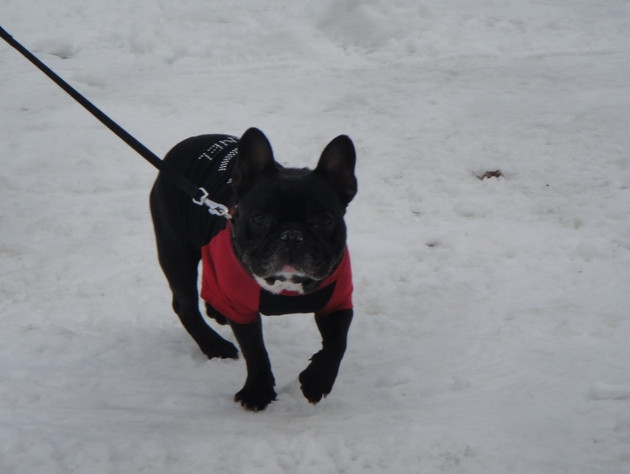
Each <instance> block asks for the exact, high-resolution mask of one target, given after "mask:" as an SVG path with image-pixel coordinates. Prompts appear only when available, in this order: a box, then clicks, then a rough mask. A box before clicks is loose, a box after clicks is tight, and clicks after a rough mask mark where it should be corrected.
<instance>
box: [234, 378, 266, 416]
mask: <svg viewBox="0 0 630 474" xmlns="http://www.w3.org/2000/svg"><path fill="white" fill-rule="evenodd" d="M276 396H277V395H276V392H275V390H274V389H273V386H272V387H248V386H247V385H246V386H245V387H243V388H242V389H241V390H240V391H239V392H237V393H236V395H234V401H235V402H237V403H238V402H240V404H241V406H242V407H243V408H245V409H247V410H251V411H253V412H258V411H262V410H264V409H265V408H267V405H269V404H270V403H271V402H273V401H274V400H275V399H276Z"/></svg>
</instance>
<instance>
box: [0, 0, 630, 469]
mask: <svg viewBox="0 0 630 474" xmlns="http://www.w3.org/2000/svg"><path fill="white" fill-rule="evenodd" d="M0 10H1V11H2V12H3V13H2V26H3V27H4V28H6V29H7V30H8V31H9V32H10V33H12V34H13V35H14V36H15V38H16V39H18V40H19V41H21V42H22V43H23V44H25V45H26V46H27V47H29V48H31V49H32V50H33V51H34V52H35V53H36V54H37V56H38V57H40V58H41V59H42V60H43V61H45V62H46V63H47V64H49V66H50V67H52V68H53V69H54V70H56V71H57V72H58V73H59V74H61V75H62V76H63V77H64V78H66V79H67V80H68V81H70V82H71V83H72V84H73V85H74V86H75V87H77V88H78V89H79V90H80V91H81V92H82V93H83V94H85V95H86V96H87V97H89V98H90V99H91V100H92V101H93V102H94V103H96V104H97V105H98V106H100V107H101V108H102V109H103V110H104V111H105V112H107V113H108V114H109V115H111V116H112V117H113V118H114V119H115V120H117V121H118V122H119V123H120V124H121V125H122V126H124V127H125V128H127V129H128V130H129V131H130V132H131V133H132V134H133V135H134V136H136V137H137V138H138V139H139V140H140V141H142V142H143V143H144V144H145V145H147V146H148V147H149V148H150V149H152V150H153V151H155V152H156V153H158V154H159V155H163V154H164V153H165V152H166V151H167V150H168V149H169V148H170V147H171V146H173V145H174V144H175V143H177V142H178V141H179V140H181V139H183V138H186V137H188V136H192V135H196V134H201V133H211V132H217V133H233V134H241V133H242V132H243V131H244V130H246V129H247V128H248V127H250V126H257V127H260V128H261V129H262V130H264V131H265V132H266V133H267V135H268V136H269V138H270V140H271V142H272V144H273V146H274V150H275V151H276V155H277V157H278V159H280V160H281V161H282V162H284V163H287V164H290V165H294V166H304V165H309V166H313V165H314V164H315V162H316V159H317V157H318V156H319V153H320V152H321V150H322V149H323V147H324V146H325V145H326V143H328V141H329V140H331V139H332V138H333V137H335V136H336V135H339V134H342V133H345V134H348V135H350V136H351V137H352V138H353V139H354V141H355V144H356V147H357V150H358V176H359V195H358V196H357V198H356V200H355V202H353V203H352V204H351V206H350V210H349V215H348V226H349V233H350V247H351V251H352V256H353V266H354V268H353V270H354V274H355V286H356V291H355V304H356V317H355V321H354V322H353V326H352V328H351V331H350V341H349V348H348V352H347V355H346V358H345V359H344V362H343V364H342V368H341V371H340V375H339V378H338V380H337V383H336V385H335V388H334V390H333V392H332V393H331V394H330V396H329V397H328V398H327V399H326V400H323V401H322V402H321V403H320V404H319V405H317V406H311V405H309V404H308V403H307V402H306V400H305V399H304V398H303V397H302V395H301V393H300V390H299V384H298V382H297V380H296V377H297V374H298V373H299V372H300V371H301V370H302V369H303V368H304V367H305V366H306V364H307V359H308V358H309V357H310V355H311V354H312V353H313V352H315V351H316V350H317V348H318V345H319V338H318V334H317V331H316V329H315V325H314V323H313V321H312V320H311V318H310V317H308V316H285V317H274V318H266V319H265V321H264V324H265V337H266V340H267V347H268V350H269V352H270V356H271V360H272V364H273V367H274V372H275V376H276V381H277V384H278V385H277V391H278V394H279V396H278V400H277V401H276V402H274V403H273V404H272V405H271V406H270V407H269V408H268V409H267V410H266V411H264V412H261V413H257V414H253V413H249V412H246V411H244V410H242V409H241V408H240V407H239V406H238V405H237V404H235V403H233V401H232V396H233V394H234V393H235V392H236V391H237V390H238V389H240V388H241V385H242V383H243V381H244V375H245V368H244V363H243V360H242V359H240V360H239V361H236V362H235V361H216V360H212V361H208V360H207V359H204V356H203V355H202V354H201V353H200V352H199V351H198V349H197V348H196V346H195V345H194V343H193V341H192V340H191V339H190V337H189V336H188V335H187V334H186V333H185V331H184V330H183V328H181V327H180V324H179V322H178V321H177V318H176V317H175V315H174V314H173V313H172V311H171V309H170V296H169V292H168V288H167V285H166V282H165V280H164V277H163V276H162V274H161V272H160V270H159V267H158V264H157V259H156V256H155V251H154V246H153V245H154V244H153V235H152V228H151V223H150V219H149V213H148V206H147V195H148V191H149V189H150V186H151V183H152V180H153V179H154V177H155V171H154V170H153V169H152V168H151V167H150V166H149V165H148V164H147V163H145V162H144V161H143V160H142V159H140V158H139V157H138V156H137V155H136V154H135V153H134V152H133V151H132V150H131V149H129V148H127V147H126V146H125V145H124V144H123V143H122V142H120V141H119V140H118V139H117V138H116V137H115V136H114V135H112V134H111V133H110V132H109V131H107V130H106V129H105V128H104V127H103V126H102V125H100V124H99V123H98V122H97V121H96V120H94V119H93V118H92V117H90V116H89V115H88V114H87V113H86V112H85V111H84V110H83V109H81V108H80V107H79V106H78V105H77V104H76V103H74V101H72V100H71V99H70V98H69V97H68V96H66V95H65V94H64V93H63V92H62V91H61V90H59V89H58V88H57V87H56V86H55V85H54V84H53V83H52V82H50V81H49V80H48V79H47V78H46V77H45V76H44V75H43V74H41V73H40V72H39V71H37V70H36V69H35V68H34V67H33V66H32V65H30V64H29V63H28V62H27V61H26V60H24V59H23V58H22V57H21V56H20V55H18V54H17V52H15V51H14V50H13V49H11V48H10V47H9V46H8V45H6V44H4V43H3V44H2V45H0V68H1V70H2V91H1V92H0V97H1V101H0V123H1V125H2V126H1V127H0V154H1V156H2V164H3V166H2V170H1V172H0V318H1V324H0V339H1V340H2V345H1V346H0V472H2V473H11V474H13V473H15V474H18V473H20V474H21V473H31V474H32V473H46V474H50V473H68V472H77V473H90V474H91V473H120V472H125V473H136V472H151V473H170V472H177V473H197V472H202V471H203V472H217V473H218V472H224V473H243V472H247V473H250V472H251V473H263V474H267V473H269V474H272V473H281V472H285V473H296V472H300V473H323V472H326V473H333V472H338V473H363V472H375V473H382V472H388V473H396V474H397V473H401V474H402V473H405V474H406V473H416V472H417V473H440V472H441V473H449V474H450V473H467V474H468V473H473V474H474V473H480V474H492V473H497V474H504V473H508V472H509V473H585V474H586V473H588V474H591V473H607V474H613V473H614V474H621V473H627V472H630V372H629V367H630V346H629V344H628V341H629V340H630V318H629V317H628V314H629V312H628V308H630V291H628V290H629V288H630V155H629V152H628V150H630V128H629V127H628V123H629V122H628V117H629V116H630V89H629V86H628V77H630V49H629V48H628V45H630V28H628V26H629V23H628V19H629V18H630V4H628V2H626V1H624V0H604V1H599V2H593V1H587V0H571V1H569V0H557V1H554V2H547V1H540V0H520V1H517V0H503V1H496V0H474V1H462V0H444V1H442V2H427V1H421V2H418V1H415V0H394V1H391V0H388V1H385V0H364V1H359V0H335V1H333V0H320V1H311V0H294V1H292V2H289V1H282V0H270V1H267V2H262V3H261V2H256V1H254V0H243V1H242V2H238V3H237V4H234V2H231V3H230V2H225V1H222V0H180V1H178V2H166V1H161V0H138V1H135V2H128V1H122V0H107V1H104V0H92V1H90V2H73V1H71V0H58V1H56V2H45V1H41V0H40V1H38V0H24V1H21V2H15V1H12V0H0ZM497 169H500V170H501V172H502V174H503V175H504V176H503V177H500V178H489V179H485V180H479V179H477V178H476V177H475V175H474V174H475V173H476V174H477V175H482V174H483V173H485V172H486V171H494V170H497ZM220 330H221V332H222V334H224V335H225V336H226V337H228V338H230V339H232V337H231V335H230V334H229V332H228V331H225V329H224V328H221V329H220Z"/></svg>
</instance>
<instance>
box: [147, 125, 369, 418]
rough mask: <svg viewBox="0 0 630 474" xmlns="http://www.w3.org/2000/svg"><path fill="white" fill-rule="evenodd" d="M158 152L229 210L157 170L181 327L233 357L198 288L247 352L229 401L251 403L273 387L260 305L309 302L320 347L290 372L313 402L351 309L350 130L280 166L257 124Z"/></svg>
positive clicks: (333, 370) (156, 193)
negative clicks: (310, 159) (216, 211)
mask: <svg viewBox="0 0 630 474" xmlns="http://www.w3.org/2000/svg"><path fill="white" fill-rule="evenodd" d="M164 161H165V162H166V163H168V165H169V166H170V167H171V168H172V169H174V170H176V171H177V172H179V173H180V174H181V175H183V176H185V177H187V178H188V179H190V180H191V181H192V182H194V183H196V184H197V185H199V186H200V187H204V188H205V189H206V190H208V192H209V198H210V199H212V200H215V201H217V202H220V203H223V204H225V205H227V206H228V207H229V209H230V214H231V219H230V220H229V221H228V220H227V219H225V218H223V217H220V216H213V215H210V214H209V213H208V211H207V209H206V208H205V207H204V206H196V205H194V204H193V203H192V202H191V200H190V198H189V197H188V196H187V195H186V194H185V193H184V192H183V191H181V190H180V189H179V188H178V187H177V185H176V184H175V183H174V182H173V181H172V180H171V179H168V177H167V176H164V175H163V173H164V172H160V174H159V175H158V177H157V179H156V181H155V183H154V185H153V188H152V190H151V195H150V207H151V215H152V219H153V226H154V230H155V237H156V244H157V251H158V259H159V262H160V266H161V268H162V270H163V272H164V275H165V276H166V279H167V280H168V283H169V286H170V289H171V292H172V295H173V299H172V302H173V310H174V311H175V313H176V314H177V315H178V317H179V319H180V321H181V323H182V324H183V326H184V328H185V329H186V330H187V331H188V333H189V334H190V335H191V336H192V338H193V339H194V340H195V342H196V343H197V344H198V346H199V348H200V349H201V351H202V352H203V353H204V354H205V355H206V356H207V357H208V358H210V359H212V358H215V357H218V358H224V359H225V358H227V359H237V358H238V350H237V349H236V347H235V346H234V344H232V343H231V342H229V341H227V340H225V339H223V338H222V337H221V336H220V335H219V334H218V333H217V332H216V331H214V330H213V329H212V328H211V327H210V326H209V325H208V324H207V323H206V321H205V320H204V318H203V316H202V314H201V312H200V311H199V299H200V296H201V298H202V299H203V300H204V301H205V309H206V313H207V315H208V317H209V318H212V319H213V320H215V321H216V322H217V323H219V324H229V325H230V327H231V329H232V332H233V333H234V336H235V338H236V341H237V342H238V345H239V346H240V349H241V352H242V353H243V357H244V359H245V364H246V368H247V377H246V380H245V384H244V386H243V388H242V389H241V390H240V391H238V392H237V393H236V395H235V396H234V400H235V401H236V402H240V404H241V405H242V406H243V407H244V408H245V409H248V410H252V411H260V410H264V409H265V408H266V407H267V406H268V405H269V404H270V403H271V402H272V401H274V400H275V399H276V396H277V394H276V392H275V390H274V385H275V380H274V376H273V373H272V370H271V363H270V360H269V356H268V354H267V350H266V348H265V344H264V341H263V332H262V322H261V317H260V315H261V314H265V315H279V314H293V313H314V315H315V322H316V325H317V328H318V329H319V332H320V334H321V337H322V347H321V349H320V350H319V351H318V352H316V353H315V354H314V355H313V357H312V358H311V359H310V363H309V365H308V366H307V367H306V369H305V370H304V371H302V372H301V373H300V375H299V382H300V386H301V390H302V393H303V395H304V397H305V398H306V399H307V400H308V401H309V402H310V403H312V404H317V403H318V402H319V401H321V399H322V397H326V396H327V395H328V394H329V393H330V391H331V390H332V387H333V384H334V382H335V379H336V377H337V374H338V371H339V366H340V364H341V360H342V358H343V355H344V353H345V350H346V344H347V336H348V330H349V328H350V324H351V321H352V317H353V306H352V289H353V287H352V275H351V269H350V257H349V254H348V249H347V246H346V224H345V221H344V215H345V212H346V208H347V206H348V204H349V203H350V201H352V199H353V198H354V197H355V195H356V193H357V179H356V177H355V173H354V169H355V163H356V153H355V148H354V144H353V142H352V140H351V139H350V138H349V137H348V136H346V135H340V136H338V137H336V138H335V139H333V140H332V141H331V142H330V143H329V144H328V145H327V146H326V147H325V149H324V151H323V152H322V154H321V156H320V158H319V161H318V164H317V166H316V168H315V169H314V170H310V169H308V168H304V169H298V168H285V167H283V166H281V165H280V164H279V163H278V162H276V160H275V158H274V154H273V150H272V148H271V144H270V143H269V140H268V139H267V137H266V136H265V135H264V133H263V132H261V131H260V130H258V129H256V128H250V129H249V130H247V131H246V132H245V133H244V134H243V135H242V136H241V137H240V138H237V137H234V136H230V135H201V136H196V137H191V138H188V139H186V140H184V141H182V142H180V143H178V144H177V145H175V147H173V149H171V150H170V151H169V152H168V153H167V155H166V156H165V158H164ZM200 261H201V269H202V276H201V289H200V290H199V288H198V286H199V285H198V269H199V267H200V265H199V262H200Z"/></svg>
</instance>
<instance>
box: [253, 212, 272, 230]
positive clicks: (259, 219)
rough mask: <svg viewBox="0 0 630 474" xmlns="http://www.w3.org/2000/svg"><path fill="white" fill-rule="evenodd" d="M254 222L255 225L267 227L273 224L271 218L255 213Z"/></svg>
mask: <svg viewBox="0 0 630 474" xmlns="http://www.w3.org/2000/svg"><path fill="white" fill-rule="evenodd" d="M252 224H253V225H254V226H255V227H259V228H260V227H265V228H268V227H270V226H271V218H270V217H269V216H266V215H264V214H254V215H253V216H252Z"/></svg>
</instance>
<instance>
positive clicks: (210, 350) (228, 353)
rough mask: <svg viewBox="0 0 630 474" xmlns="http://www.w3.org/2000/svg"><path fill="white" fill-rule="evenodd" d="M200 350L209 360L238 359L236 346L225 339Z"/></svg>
mask: <svg viewBox="0 0 630 474" xmlns="http://www.w3.org/2000/svg"><path fill="white" fill-rule="evenodd" d="M200 348H201V351H202V352H203V353H204V354H205V355H206V356H207V357H208V359H214V358H219V359H238V349H237V348H236V346H235V345H234V344H232V343H231V342H229V341H226V340H224V339H221V340H217V341H214V342H213V343H212V344H210V345H206V346H204V347H200Z"/></svg>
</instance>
